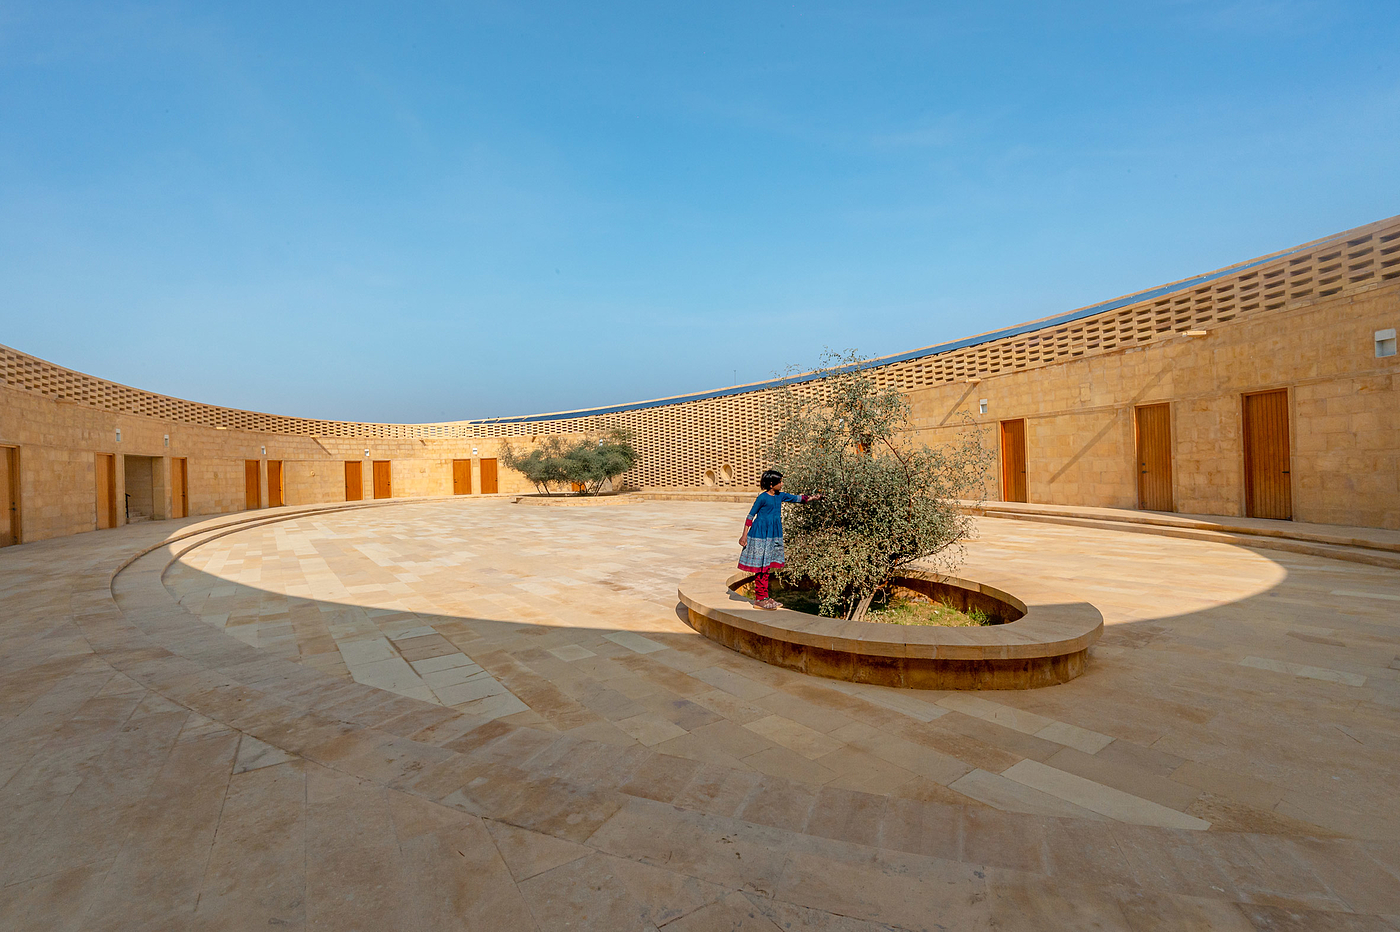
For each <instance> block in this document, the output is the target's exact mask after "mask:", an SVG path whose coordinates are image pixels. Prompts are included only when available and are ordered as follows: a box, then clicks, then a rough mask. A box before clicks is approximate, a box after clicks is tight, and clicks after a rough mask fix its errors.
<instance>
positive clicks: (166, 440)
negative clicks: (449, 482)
mask: <svg viewBox="0 0 1400 932" xmlns="http://www.w3.org/2000/svg"><path fill="white" fill-rule="evenodd" d="M165 445H166V446H167V447H168V446H170V435H169V434H166V435H165Z"/></svg>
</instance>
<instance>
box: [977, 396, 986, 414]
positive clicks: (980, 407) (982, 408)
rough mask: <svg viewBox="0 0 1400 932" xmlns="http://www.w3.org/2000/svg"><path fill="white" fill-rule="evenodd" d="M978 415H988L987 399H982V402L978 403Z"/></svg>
mask: <svg viewBox="0 0 1400 932" xmlns="http://www.w3.org/2000/svg"><path fill="white" fill-rule="evenodd" d="M977 413H978V414H986V413H987V399H985V398H983V399H981V400H980V401H978V402H977Z"/></svg>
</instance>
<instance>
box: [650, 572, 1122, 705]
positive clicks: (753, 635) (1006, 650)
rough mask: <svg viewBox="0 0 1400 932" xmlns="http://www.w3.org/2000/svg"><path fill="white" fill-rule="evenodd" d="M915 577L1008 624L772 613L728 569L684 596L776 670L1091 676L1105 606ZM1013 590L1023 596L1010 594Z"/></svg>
mask: <svg viewBox="0 0 1400 932" xmlns="http://www.w3.org/2000/svg"><path fill="white" fill-rule="evenodd" d="M908 576H909V578H908V579H906V581H905V584H906V585H909V584H911V583H913V584H914V585H911V588H915V587H918V588H921V589H923V590H924V591H926V592H927V593H928V594H930V595H936V596H939V597H942V598H945V599H950V600H951V601H952V603H953V604H954V606H955V607H962V608H973V607H975V608H978V609H980V610H981V611H983V612H985V613H987V614H988V615H995V616H998V617H1001V618H1005V619H1007V621H1006V623H1005V624H993V625H987V626H984V627H975V628H950V627H937V626H913V625H895V624H885V623H880V622H866V621H846V620H845V619H841V618H822V617H820V616H818V615H809V614H806V613H805V612H794V611H789V610H787V609H778V610H776V611H765V610H763V609H758V608H754V607H753V605H752V603H750V602H749V600H748V599H746V598H744V597H743V596H741V595H739V594H738V593H737V592H735V591H734V589H735V588H736V587H737V586H740V585H743V584H744V583H745V582H747V581H748V580H750V579H751V578H752V575H751V574H748V573H740V572H737V571H732V570H726V569H711V570H702V571H700V572H698V573H694V574H692V575H690V576H688V577H686V579H685V580H684V581H683V582H682V583H681V585H680V588H679V590H678V592H677V594H678V595H679V596H680V600H681V603H682V604H684V605H685V607H686V614H687V618H688V620H689V623H690V626H691V627H692V628H694V629H695V630H696V631H698V632H700V633H701V634H703V635H705V636H706V637H708V638H710V639H711V640H712V641H716V642H718V643H720V644H723V645H725V646H726V647H729V648H731V649H733V650H736V651H739V652H740V653H742V654H747V655H748V656H750V657H753V658H755V659H757V660H762V661H763V662H765V663H771V664H773V665H775V666H780V667H786V668H788V669H790V670H798V671H801V672H803V673H809V674H811V675H813V676H824V677H828V678H831V679H838V680H850V681H852V682H856V683H872V684H875V685H879V686H901V687H908V688H913V689H1032V688H1035V687H1039V686H1052V685H1055V684H1057V683H1067V682H1069V681H1070V680H1072V679H1074V678H1075V677H1077V676H1079V675H1081V674H1082V673H1083V672H1084V671H1085V669H1086V668H1087V666H1088V662H1089V647H1090V645H1092V644H1093V643H1094V642H1095V641H1096V640H1098V638H1099V635H1100V634H1101V633H1102V632H1103V616H1102V615H1100V614H1099V611H1098V609H1096V608H1094V606H1092V605H1090V604H1089V603H1088V602H1084V601H1082V600H1079V599H1076V598H1074V597H1073V596H1072V595H1070V594H1068V593H1065V592H1064V591H1062V590H1058V589H1055V588H1053V587H1051V586H1047V585H1045V584H1043V583H1040V582H1038V581H1035V580H1003V579H999V578H998V579H992V580H987V579H982V580H977V581H974V580H969V579H962V578H959V577H954V576H943V575H937V574H908ZM1008 585H1010V586H1014V588H1015V589H1016V591H1017V593H1018V595H1016V596H1013V595H1011V594H1010V593H1009V592H1007V591H1006V587H1008ZM959 601H961V605H960V606H959ZM1013 619H1014V620H1013Z"/></svg>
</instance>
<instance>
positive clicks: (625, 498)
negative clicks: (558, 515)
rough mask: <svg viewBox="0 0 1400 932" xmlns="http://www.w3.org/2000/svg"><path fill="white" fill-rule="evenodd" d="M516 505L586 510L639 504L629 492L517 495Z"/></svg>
mask: <svg viewBox="0 0 1400 932" xmlns="http://www.w3.org/2000/svg"><path fill="white" fill-rule="evenodd" d="M511 502H512V503H513V504H516V505H548V506H551V507H554V508H586V507H588V506H590V505H636V504H639V503H640V502H641V499H639V498H637V497H636V496H635V495H634V494H633V493H631V492H604V493H603V494H602V495H579V494H577V493H574V492H560V493H559V494H557V495H517V496H516V497H515V498H513V499H511Z"/></svg>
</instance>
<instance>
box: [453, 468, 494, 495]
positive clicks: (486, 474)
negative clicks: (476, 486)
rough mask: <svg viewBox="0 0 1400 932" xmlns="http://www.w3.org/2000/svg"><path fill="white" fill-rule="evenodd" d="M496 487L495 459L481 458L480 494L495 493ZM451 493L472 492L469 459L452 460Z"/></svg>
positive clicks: (464, 493)
mask: <svg viewBox="0 0 1400 932" xmlns="http://www.w3.org/2000/svg"><path fill="white" fill-rule="evenodd" d="M496 489H497V482H496V461H495V460H494V459H483V460H481V494H482V495H495V494H496ZM452 494H453V495H470V494H472V461H471V460H453V461H452Z"/></svg>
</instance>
